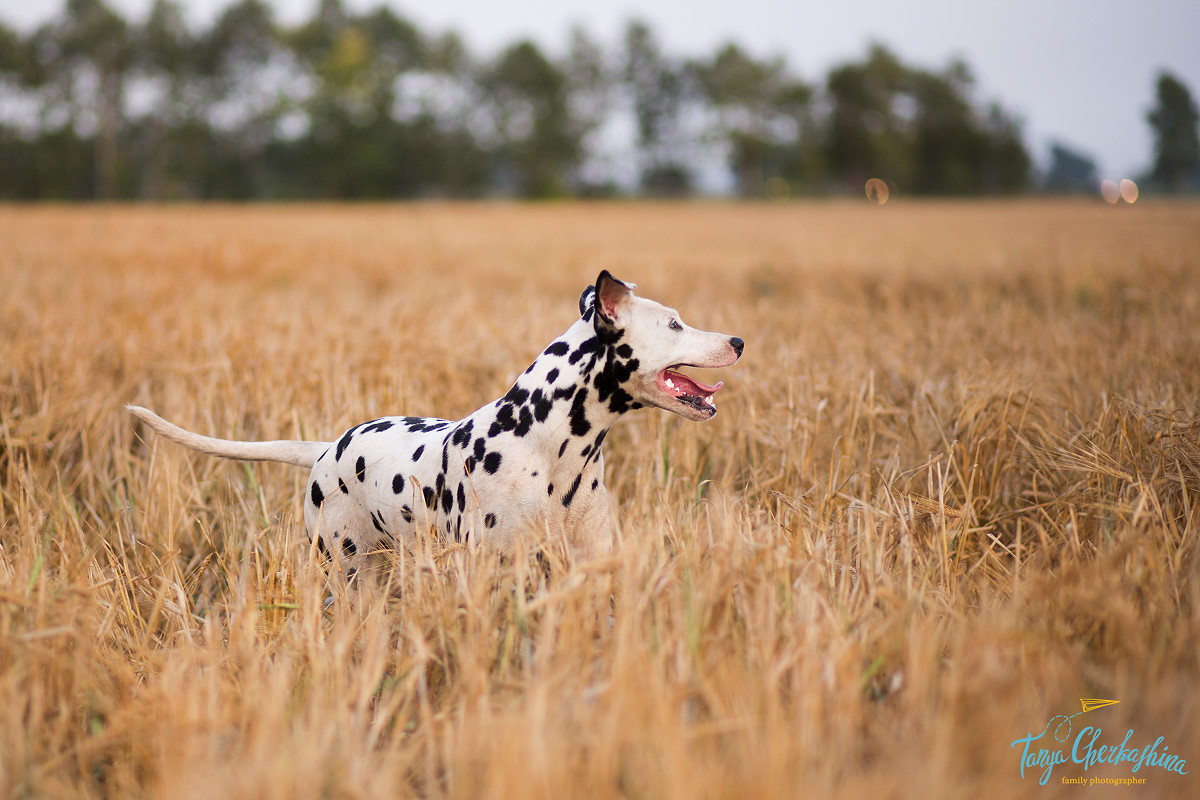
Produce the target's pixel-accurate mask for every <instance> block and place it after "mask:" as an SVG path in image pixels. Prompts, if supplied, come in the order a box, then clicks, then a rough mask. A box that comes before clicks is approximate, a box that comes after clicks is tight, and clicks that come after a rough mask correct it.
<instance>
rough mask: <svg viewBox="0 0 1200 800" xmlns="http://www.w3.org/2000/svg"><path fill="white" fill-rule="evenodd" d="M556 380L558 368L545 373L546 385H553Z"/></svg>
mask: <svg viewBox="0 0 1200 800" xmlns="http://www.w3.org/2000/svg"><path fill="white" fill-rule="evenodd" d="M556 380H558V367H555V368H554V369H552V370H550V371H549V372H547V373H546V383H554V382H555V381H556Z"/></svg>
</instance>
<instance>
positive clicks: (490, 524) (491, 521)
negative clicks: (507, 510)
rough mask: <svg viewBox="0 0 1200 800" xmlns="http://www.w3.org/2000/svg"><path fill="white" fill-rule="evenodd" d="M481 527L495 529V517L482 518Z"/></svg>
mask: <svg viewBox="0 0 1200 800" xmlns="http://www.w3.org/2000/svg"><path fill="white" fill-rule="evenodd" d="M483 527H485V528H494V527H496V515H495V514H488V515H486V516H484V518H483Z"/></svg>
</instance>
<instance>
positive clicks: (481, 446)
mask: <svg viewBox="0 0 1200 800" xmlns="http://www.w3.org/2000/svg"><path fill="white" fill-rule="evenodd" d="M485 455H487V440H486V439H484V438H483V437H482V436H480V437H479V438H478V439H476V440H475V460H476V461H483V457H484V456H485Z"/></svg>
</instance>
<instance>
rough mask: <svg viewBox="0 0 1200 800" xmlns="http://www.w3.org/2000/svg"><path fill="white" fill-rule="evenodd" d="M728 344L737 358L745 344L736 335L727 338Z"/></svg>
mask: <svg viewBox="0 0 1200 800" xmlns="http://www.w3.org/2000/svg"><path fill="white" fill-rule="evenodd" d="M729 346H730V347H732V348H733V352H735V353H737V354H738V358H741V357H742V348H743V347H745V346H746V343H745V342H743V341H742V340H741V339H739V338H738V337H736V336H732V337H730V339H729Z"/></svg>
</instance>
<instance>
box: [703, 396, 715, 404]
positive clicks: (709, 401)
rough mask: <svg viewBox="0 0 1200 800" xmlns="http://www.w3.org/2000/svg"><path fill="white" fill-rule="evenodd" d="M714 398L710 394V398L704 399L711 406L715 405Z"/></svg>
mask: <svg viewBox="0 0 1200 800" xmlns="http://www.w3.org/2000/svg"><path fill="white" fill-rule="evenodd" d="M712 397H713V396H712V395H711V394H710V395H709V396H708V397H706V398H704V402H706V403H708V404H709V405H710V406H711V405H712V404H713V399H712Z"/></svg>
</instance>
